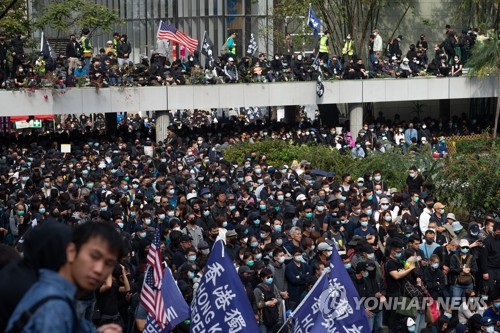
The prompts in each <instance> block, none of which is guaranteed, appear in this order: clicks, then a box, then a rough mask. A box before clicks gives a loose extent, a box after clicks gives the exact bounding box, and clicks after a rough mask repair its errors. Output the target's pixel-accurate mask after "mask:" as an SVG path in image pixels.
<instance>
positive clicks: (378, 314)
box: [351, 262, 385, 332]
mask: <svg viewBox="0 0 500 333" xmlns="http://www.w3.org/2000/svg"><path fill="white" fill-rule="evenodd" d="M355 267H356V268H355V274H354V275H352V276H351V279H352V281H353V283H354V287H355V288H356V290H357V291H358V294H359V297H360V298H365V299H373V298H378V299H381V300H384V299H385V296H384V293H385V292H384V291H383V290H381V288H380V286H379V282H382V281H377V279H376V278H374V277H370V273H369V269H371V270H372V271H373V267H369V266H368V265H367V263H366V262H360V263H358V264H357V265H355ZM382 285H383V283H382ZM370 302H372V301H370ZM367 305H368V304H367ZM365 313H366V316H367V317H368V322H369V323H370V331H371V332H379V331H380V327H381V326H382V316H383V312H382V311H381V310H380V309H378V308H377V309H372V310H368V308H367V307H366V308H365Z"/></svg>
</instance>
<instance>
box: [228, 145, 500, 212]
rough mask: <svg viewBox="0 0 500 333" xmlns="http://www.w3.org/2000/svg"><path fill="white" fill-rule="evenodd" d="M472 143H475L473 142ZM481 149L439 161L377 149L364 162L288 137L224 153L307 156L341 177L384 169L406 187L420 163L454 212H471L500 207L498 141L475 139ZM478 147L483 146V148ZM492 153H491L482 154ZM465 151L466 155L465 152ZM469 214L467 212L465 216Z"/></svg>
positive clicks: (393, 182)
mask: <svg viewBox="0 0 500 333" xmlns="http://www.w3.org/2000/svg"><path fill="white" fill-rule="evenodd" d="M469 142H470V141H469ZM474 142H475V143H476V149H475V150H474V151H472V149H470V148H465V147H469V146H468V144H462V143H460V145H457V148H458V151H459V153H458V154H455V155H453V157H450V158H446V159H434V158H432V157H431V156H430V154H416V155H407V156H403V155H401V154H399V153H397V152H386V153H373V154H371V155H369V156H368V157H366V158H364V159H360V160H355V159H353V158H352V157H351V156H350V154H341V153H339V151H338V150H336V149H331V148H330V147H327V146H323V145H302V146H298V145H293V144H290V143H288V142H286V141H282V140H264V141H260V142H256V143H245V144H238V145H235V146H231V147H230V148H228V149H226V150H225V152H224V155H225V158H226V159H227V160H229V161H233V160H237V161H238V163H240V164H241V163H243V160H244V159H245V156H247V155H250V153H251V152H256V153H257V155H258V157H261V156H266V160H267V163H268V164H269V165H273V166H276V167H277V166H280V165H288V166H291V165H292V163H293V162H294V161H295V162H300V161H301V160H307V161H309V162H310V163H311V166H312V168H313V169H321V170H324V171H333V172H335V174H336V175H338V177H340V175H341V174H343V173H349V174H350V175H351V177H352V178H353V179H356V178H357V177H363V176H364V175H366V174H371V173H372V172H373V171H375V170H380V171H381V172H382V174H383V177H384V180H385V182H386V183H387V184H388V185H389V187H394V188H396V189H398V190H402V189H403V188H404V186H405V183H406V178H407V176H408V173H407V170H408V168H409V167H410V166H412V165H414V166H416V167H417V168H418V169H420V170H421V172H422V174H423V176H424V178H425V184H426V186H427V187H429V188H434V190H435V193H436V197H437V198H438V199H439V200H440V201H441V202H443V203H445V204H447V205H450V206H451V207H454V211H456V212H459V211H460V210H463V212H469V211H471V210H472V209H476V208H479V207H481V208H484V209H494V208H498V207H499V201H498V200H499V199H498V198H500V168H498V161H499V160H500V149H499V148H495V147H498V145H496V146H493V147H492V141H491V140H490V141H487V140H486V139H484V141H483V139H481V140H475V141H474ZM478 147H483V148H481V149H477V148H478ZM484 151H488V152H489V154H488V153H487V154H484V153H483V154H480V153H481V152H484ZM462 152H463V153H462ZM462 216H463V215H462Z"/></svg>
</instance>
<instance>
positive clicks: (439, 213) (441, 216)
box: [429, 202, 446, 233]
mask: <svg viewBox="0 0 500 333" xmlns="http://www.w3.org/2000/svg"><path fill="white" fill-rule="evenodd" d="M445 207H446V206H445V205H443V204H442V203H441V202H436V203H435V204H434V206H433V207H432V208H433V209H434V212H433V213H432V215H431V218H430V220H429V221H432V222H436V225H437V229H436V231H437V232H439V233H444V232H445V231H446V230H445V228H444V227H443V225H444V224H445V223H446V215H445V212H446V210H445Z"/></svg>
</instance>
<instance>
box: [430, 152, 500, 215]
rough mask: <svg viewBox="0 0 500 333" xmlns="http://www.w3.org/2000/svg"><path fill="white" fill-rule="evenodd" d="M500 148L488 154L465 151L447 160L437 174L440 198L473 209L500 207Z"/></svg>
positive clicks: (458, 206) (468, 209)
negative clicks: (466, 152)
mask: <svg viewBox="0 0 500 333" xmlns="http://www.w3.org/2000/svg"><path fill="white" fill-rule="evenodd" d="M499 159H500V153H499V151H498V149H496V150H491V151H490V152H489V153H487V154H464V155H457V156H454V157H453V158H450V159H447V160H446V163H444V164H443V166H442V168H440V169H439V170H437V172H436V174H435V175H433V178H434V179H435V185H436V193H437V197H438V198H439V199H440V200H442V201H444V202H446V203H448V204H449V205H451V206H452V207H457V208H462V209H464V210H466V211H470V210H472V209H476V208H484V209H486V210H491V209H498V208H499V207H500V202H499V198H500V168H498V161H499Z"/></svg>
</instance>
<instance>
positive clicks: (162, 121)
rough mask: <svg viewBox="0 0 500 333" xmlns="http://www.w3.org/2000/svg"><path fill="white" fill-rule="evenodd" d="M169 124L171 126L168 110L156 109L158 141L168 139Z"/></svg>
mask: <svg viewBox="0 0 500 333" xmlns="http://www.w3.org/2000/svg"><path fill="white" fill-rule="evenodd" d="M168 126H170V116H169V114H168V111H156V142H160V141H162V140H165V139H166V137H167V128H168Z"/></svg>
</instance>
